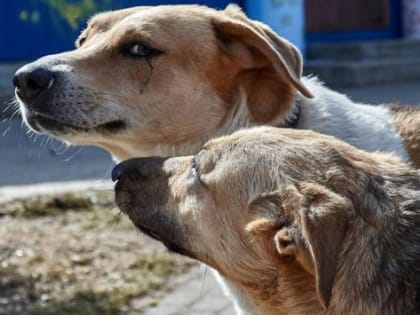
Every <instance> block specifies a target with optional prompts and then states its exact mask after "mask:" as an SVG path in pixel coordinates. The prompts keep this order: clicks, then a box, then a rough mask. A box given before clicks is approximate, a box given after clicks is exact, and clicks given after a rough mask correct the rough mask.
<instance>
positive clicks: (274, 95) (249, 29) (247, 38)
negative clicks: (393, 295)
mask: <svg viewBox="0 0 420 315" xmlns="http://www.w3.org/2000/svg"><path fill="white" fill-rule="evenodd" d="M211 23H212V25H213V28H214V30H215V34H216V37H217V38H218V41H219V46H220V48H221V50H222V52H223V53H224V54H225V55H227V56H228V57H230V58H231V60H233V61H234V62H236V63H238V64H239V69H240V70H239V75H238V78H237V80H238V82H237V84H240V85H241V86H242V87H243V88H244V89H245V91H246V93H247V101H248V104H249V106H250V108H249V110H250V112H251V114H252V115H253V117H254V119H255V120H256V121H260V122H269V121H272V120H273V118H274V119H275V118H278V117H280V116H282V115H285V114H286V113H287V112H288V110H289V109H290V104H291V102H292V100H293V95H294V91H295V89H297V90H298V91H299V92H300V93H302V94H303V95H304V96H306V97H312V94H311V92H310V91H309V90H308V89H307V88H306V87H305V86H304V84H303V83H302V82H301V80H300V77H301V74H302V57H301V54H300V52H299V51H298V49H297V48H296V47H295V46H294V45H293V44H291V43H290V42H288V41H287V40H285V39H283V38H281V37H279V36H277V35H276V34H275V33H274V32H273V31H272V30H270V29H269V28H268V27H267V26H265V25H264V24H262V23H259V22H254V21H251V20H250V19H248V18H247V17H246V16H245V14H244V13H243V12H241V11H240V9H239V8H237V7H234V6H229V7H228V8H226V9H225V11H223V13H221V14H218V15H217V16H215V17H213V18H212V21H211Z"/></svg>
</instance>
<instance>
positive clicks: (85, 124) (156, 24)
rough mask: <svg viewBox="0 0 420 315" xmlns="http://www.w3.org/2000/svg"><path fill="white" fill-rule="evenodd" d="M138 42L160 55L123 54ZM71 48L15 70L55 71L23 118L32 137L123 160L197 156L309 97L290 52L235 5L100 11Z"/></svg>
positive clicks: (275, 120) (273, 120) (277, 118)
mask: <svg viewBox="0 0 420 315" xmlns="http://www.w3.org/2000/svg"><path fill="white" fill-rule="evenodd" d="M136 44H139V45H140V46H141V47H142V49H143V48H144V47H149V48H152V49H153V50H154V51H156V52H158V53H156V54H154V55H151V56H150V57H133V56H130V55H128V54H127V50H129V49H130V47H132V46H133V45H136ZM76 45H77V49H76V50H73V51H69V52H64V53H60V54H56V55H51V56H47V57H44V58H41V59H40V60H38V61H36V62H34V63H32V64H29V65H26V66H25V67H24V68H22V69H21V70H20V71H21V72H25V71H28V72H29V71H31V69H35V68H37V67H41V68H43V69H48V70H51V71H54V73H55V80H54V84H53V85H52V87H51V88H50V89H47V90H46V91H43V93H42V95H40V96H39V97H37V98H36V99H35V100H33V101H31V102H27V103H26V104H25V106H26V110H25V111H24V116H25V117H24V118H25V120H26V122H27V123H28V124H29V125H30V126H31V127H32V128H34V129H35V130H37V131H40V132H48V133H50V134H52V135H55V136H57V137H59V138H62V139H65V140H67V141H70V142H73V143H76V144H93V145H97V146H100V147H103V148H105V149H106V150H108V151H109V152H111V153H112V154H113V155H114V156H115V157H117V158H118V159H120V160H123V159H127V158H130V157H135V156H145V155H146V156H150V155H158V154H161V155H171V154H187V153H193V152H196V150H197V149H198V148H199V147H200V145H201V144H203V143H204V142H205V141H206V140H208V139H210V138H212V137H214V136H217V135H222V134H228V133H231V132H232V131H234V130H237V129H239V128H241V127H244V126H249V125H253V124H254V125H255V124H265V123H267V124H273V125H278V124H281V123H283V122H284V120H285V119H286V116H287V114H288V112H289V110H290V108H291V106H292V105H291V104H292V103H293V97H294V96H295V94H296V93H297V92H300V93H302V94H303V95H305V96H307V97H310V96H311V93H310V92H309V91H308V90H307V88H306V87H305V86H304V85H303V84H302V82H301V81H300V77H301V74H302V61H301V56H300V53H299V51H298V50H297V49H296V47H294V46H293V45H292V44H291V43H289V42H288V41H287V40H285V39H282V38H280V37H278V36H277V35H275V34H274V33H273V32H272V31H271V30H270V29H269V28H268V27H266V26H265V25H263V24H262V23H259V22H256V21H252V20H250V19H248V18H247V17H246V16H245V14H244V13H243V12H242V11H241V10H240V9H239V8H238V7H236V6H228V7H227V8H226V9H225V10H223V11H217V10H214V9H210V8H207V7H204V6H197V5H187V6H157V7H136V8H130V9H125V10H120V11H114V12H106V13H101V14H98V15H96V16H94V17H93V18H92V19H91V20H90V22H89V25H88V26H87V28H86V30H84V31H83V32H82V34H81V35H80V37H79V38H78V40H77V41H76ZM203 56H205V58H203ZM63 69H65V70H64V71H63ZM18 94H19V93H18ZM241 106H242V107H244V108H242V107H241ZM244 111H246V113H242V112H244ZM238 114H241V115H242V116H240V117H236V116H235V115H238ZM37 115H41V116H42V117H43V119H39V118H38V116H37ZM45 118H50V119H51V118H52V119H53V120H54V121H55V123H49V122H48V121H46V119H45ZM57 123H59V126H58V127H57ZM115 125H118V126H119V128H113V126H115Z"/></svg>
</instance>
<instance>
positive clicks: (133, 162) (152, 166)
mask: <svg viewBox="0 0 420 315" xmlns="http://www.w3.org/2000/svg"><path fill="white" fill-rule="evenodd" d="M165 160H166V158H164V157H147V158H135V159H130V160H127V161H124V162H121V163H120V164H118V165H116V166H115V167H114V169H113V170H112V172H111V178H112V180H113V181H114V182H115V181H117V180H120V179H121V178H122V176H123V175H125V174H127V176H129V177H132V178H138V177H142V178H144V179H146V178H149V177H154V176H159V175H160V174H161V173H162V165H163V162H164V161H165Z"/></svg>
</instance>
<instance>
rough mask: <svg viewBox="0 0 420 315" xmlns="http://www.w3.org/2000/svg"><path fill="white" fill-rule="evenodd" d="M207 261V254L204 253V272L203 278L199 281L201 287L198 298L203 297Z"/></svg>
mask: <svg viewBox="0 0 420 315" xmlns="http://www.w3.org/2000/svg"><path fill="white" fill-rule="evenodd" d="M208 261H209V256H208V255H206V263H205V265H204V274H203V280H202V281H201V289H200V297H199V298H200V299H201V298H202V297H203V292H204V284H205V282H206V277H207V269H208V268H207V264H208Z"/></svg>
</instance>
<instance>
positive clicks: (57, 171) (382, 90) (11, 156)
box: [0, 81, 420, 186]
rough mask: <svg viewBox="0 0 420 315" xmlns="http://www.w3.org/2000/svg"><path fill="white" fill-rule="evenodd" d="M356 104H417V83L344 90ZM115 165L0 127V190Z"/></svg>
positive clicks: (87, 176) (15, 127)
mask: <svg viewBox="0 0 420 315" xmlns="http://www.w3.org/2000/svg"><path fill="white" fill-rule="evenodd" d="M344 92H345V93H346V94H348V95H349V96H350V97H351V98H352V99H353V100H355V101H362V102H367V103H375V104H376V103H383V102H399V103H406V104H414V105H416V104H420V81H419V82H409V83H401V84H394V85H383V86H369V87H363V88H354V89H345V90H344ZM113 165H114V163H113V161H112V159H111V156H110V155H109V154H108V153H107V152H105V151H103V150H101V149H98V148H94V147H83V148H82V147H76V146H70V147H66V146H65V145H64V144H63V143H61V142H60V141H57V140H52V139H50V138H48V137H45V136H39V135H38V136H35V135H32V136H31V135H27V129H26V128H24V127H23V126H22V123H21V121H20V120H18V119H15V120H10V119H6V121H3V122H1V123H0V173H1V176H0V186H14V185H28V184H33V183H45V182H65V181H74V180H79V181H80V180H107V179H109V178H110V172H111V170H112V167H113Z"/></svg>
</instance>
